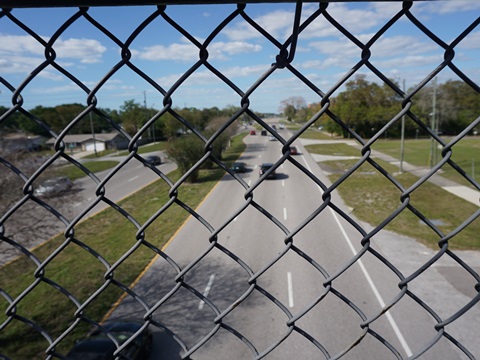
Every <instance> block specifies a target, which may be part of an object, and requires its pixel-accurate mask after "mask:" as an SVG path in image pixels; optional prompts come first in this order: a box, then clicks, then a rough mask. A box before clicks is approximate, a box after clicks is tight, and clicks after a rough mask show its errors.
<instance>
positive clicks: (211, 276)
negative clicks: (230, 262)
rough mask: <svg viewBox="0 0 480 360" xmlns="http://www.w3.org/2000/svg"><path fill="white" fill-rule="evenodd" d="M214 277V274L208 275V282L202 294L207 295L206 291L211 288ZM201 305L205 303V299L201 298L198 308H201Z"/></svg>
mask: <svg viewBox="0 0 480 360" xmlns="http://www.w3.org/2000/svg"><path fill="white" fill-rule="evenodd" d="M214 279H215V274H212V275H210V279H208V284H207V287H206V288H205V291H204V292H203V296H205V297H207V296H208V293H209V292H210V289H211V288H212V284H213V280H214ZM203 305H205V301H203V300H201V301H200V304H198V310H202V309H203Z"/></svg>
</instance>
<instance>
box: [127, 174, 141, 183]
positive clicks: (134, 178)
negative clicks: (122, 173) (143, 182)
mask: <svg viewBox="0 0 480 360" xmlns="http://www.w3.org/2000/svg"><path fill="white" fill-rule="evenodd" d="M138 178H139V176H138V175H137V176H134V177H133V178H131V179H128V182H130V181H133V180H136V179H138Z"/></svg>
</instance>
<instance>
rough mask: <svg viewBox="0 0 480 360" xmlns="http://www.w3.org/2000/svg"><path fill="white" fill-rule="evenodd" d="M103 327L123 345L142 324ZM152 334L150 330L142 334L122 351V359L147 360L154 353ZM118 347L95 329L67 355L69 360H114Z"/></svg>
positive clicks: (120, 323) (116, 323)
mask: <svg viewBox="0 0 480 360" xmlns="http://www.w3.org/2000/svg"><path fill="white" fill-rule="evenodd" d="M103 327H104V328H105V329H106V330H107V331H108V332H109V333H110V334H111V335H112V336H113V337H114V338H115V339H116V340H117V341H118V343H119V344H120V345H121V344H123V343H124V342H125V341H127V340H128V339H129V338H130V337H131V336H132V335H133V334H135V333H136V332H137V331H138V330H140V328H141V327H142V324H140V323H137V322H133V321H132V322H107V323H105V324H104V325H103ZM152 341H153V339H152V333H151V331H150V330H148V328H147V329H146V330H145V331H143V332H142V333H140V334H139V335H138V336H137V337H136V338H135V340H134V341H132V342H131V343H130V344H129V345H128V346H127V347H126V348H125V349H124V351H122V356H121V358H122V359H129V360H140V359H142V360H143V359H147V358H148V357H149V356H150V353H151V351H152ZM116 349H117V347H116V346H115V344H114V343H113V341H112V340H111V339H110V338H109V337H108V336H107V335H106V334H105V333H103V332H102V331H101V330H99V329H95V331H93V332H92V333H91V334H90V335H89V336H88V337H86V338H85V339H82V340H79V341H77V343H76V344H75V345H74V347H73V348H72V349H71V350H70V352H69V353H68V355H67V359H69V360H114V359H115V357H114V356H113V353H114V352H115V350H116Z"/></svg>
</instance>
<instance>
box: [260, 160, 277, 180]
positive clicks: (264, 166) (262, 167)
mask: <svg viewBox="0 0 480 360" xmlns="http://www.w3.org/2000/svg"><path fill="white" fill-rule="evenodd" d="M272 167H273V164H272V163H263V164H262V165H260V176H262V175H263V174H265V173H266V172H267V171H268V170H270V169H271V168H272ZM276 177H277V173H276V172H275V170H273V171H272V172H271V173H270V174H269V175H268V176H267V179H275V178H276Z"/></svg>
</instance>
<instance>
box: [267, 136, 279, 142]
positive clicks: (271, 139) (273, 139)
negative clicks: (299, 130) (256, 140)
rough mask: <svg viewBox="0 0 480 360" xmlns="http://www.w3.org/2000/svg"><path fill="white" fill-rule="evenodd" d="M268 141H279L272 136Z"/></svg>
mask: <svg viewBox="0 0 480 360" xmlns="http://www.w3.org/2000/svg"><path fill="white" fill-rule="evenodd" d="M268 140H270V141H275V140H277V138H276V137H275V136H270V137H269V138H268Z"/></svg>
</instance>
